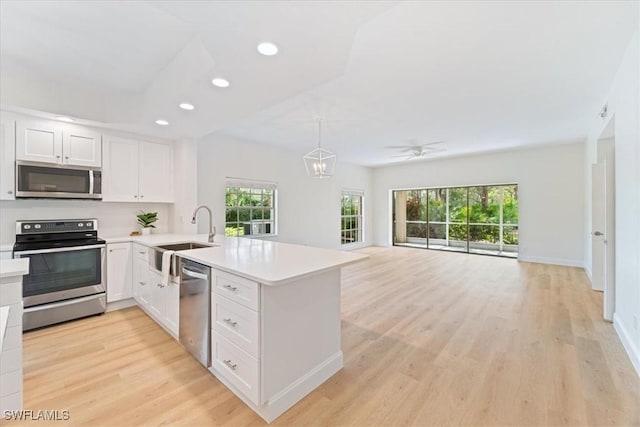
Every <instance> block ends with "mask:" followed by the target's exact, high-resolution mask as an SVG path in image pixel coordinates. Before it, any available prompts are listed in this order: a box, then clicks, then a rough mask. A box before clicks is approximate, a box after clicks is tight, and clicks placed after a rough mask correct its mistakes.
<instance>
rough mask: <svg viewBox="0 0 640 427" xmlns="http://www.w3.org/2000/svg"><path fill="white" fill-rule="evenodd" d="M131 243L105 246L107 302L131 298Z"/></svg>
mask: <svg viewBox="0 0 640 427" xmlns="http://www.w3.org/2000/svg"><path fill="white" fill-rule="evenodd" d="M131 273H132V271H131V243H129V242H126V243H109V244H108V245H107V302H115V301H120V300H123V299H127V298H131V297H132V296H133V288H132V283H131Z"/></svg>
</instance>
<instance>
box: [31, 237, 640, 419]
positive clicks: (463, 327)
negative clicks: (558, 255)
mask: <svg viewBox="0 0 640 427" xmlns="http://www.w3.org/2000/svg"><path fill="white" fill-rule="evenodd" d="M363 252H366V253H368V254H370V255H371V259H370V260H368V261H367V262H364V263H360V264H357V265H354V266H351V267H349V268H346V269H344V270H343V286H342V295H343V304H342V319H343V320H342V338H343V343H342V345H343V351H344V355H345V367H344V369H343V370H342V371H340V372H339V373H338V374H336V375H335V376H333V377H332V378H331V379H330V380H328V381H327V382H326V383H325V384H323V385H322V386H320V387H319V388H318V389H317V390H315V391H314V392H312V393H311V394H310V395H309V396H307V397H306V398H305V399H303V400H302V401H301V402H299V403H298V404H297V405H296V406H294V407H293V408H292V409H290V410H289V411H288V412H286V413H285V414H283V415H282V416H281V417H280V418H279V419H277V420H276V421H275V422H274V423H273V424H274V425H296V426H307V425H328V426H338V425H362V426H395V425H418V426H426V425H567V424H570V425H597V426H602V425H634V424H635V425H638V424H640V409H639V406H640V405H639V402H640V385H639V380H638V376H637V375H636V374H635V372H634V370H633V368H632V366H631V364H630V362H629V360H628V359H627V356H626V354H625V353H624V350H623V348H622V345H621V343H620V341H619V340H618V338H617V336H616V334H615V332H614V330H613V327H612V325H611V324H610V323H606V322H604V321H602V320H601V307H602V295H601V294H599V293H596V292H592V291H591V290H590V288H589V285H588V280H587V278H586V276H585V274H584V272H583V271H582V270H580V269H577V268H566V267H557V266H548V265H541V264H529V263H518V262H517V261H514V260H511V259H502V258H494V257H483V256H477V255H466V254H456V253H446V252H436V251H425V250H420V249H409V248H368V249H366V250H363ZM24 362H25V368H24V369H25V371H24V373H25V381H24V388H25V408H28V409H58V410H63V409H68V410H69V411H70V414H71V421H70V422H69V423H63V422H58V423H56V424H60V425H63V424H64V425H69V424H72V425H82V426H90V425H113V426H128V425H130V426H138V425H160V424H163V425H188V426H199V425H202V426H205V425H207V426H212V425H264V424H265V423H264V422H263V421H262V420H261V419H260V418H258V416H257V415H255V414H254V413H253V412H252V411H251V410H250V409H248V408H247V407H246V406H244V404H243V403H242V402H241V401H240V400H239V399H237V398H236V397H235V396H234V395H233V394H231V392H229V391H228V390H227V389H225V387H224V386H222V385H221V384H220V383H219V382H218V381H217V380H216V379H215V378H214V377H213V376H211V375H209V374H208V371H207V370H205V369H204V368H203V367H202V366H200V365H199V364H198V363H197V362H196V361H195V360H194V359H192V358H191V357H190V356H189V355H188V354H186V353H185V351H184V350H183V349H182V348H181V347H180V345H179V344H178V343H176V342H175V341H173V340H172V339H171V338H170V337H169V335H167V334H166V333H165V332H164V331H162V330H161V329H160V327H158V326H157V325H155V324H154V322H153V321H152V320H150V319H149V318H148V317H147V316H146V315H145V314H143V313H142V311H140V310H139V309H137V308H130V309H126V310H122V311H118V312H112V313H108V314H106V315H104V316H100V317H93V318H89V319H85V320H80V321H76V322H72V323H68V324H65V325H61V326H56V327H52V328H48V329H43V330H40V331H36V332H32V333H28V334H26V335H25V338H24ZM36 424H37V423H36ZM37 425H44V424H42V423H40V424H37Z"/></svg>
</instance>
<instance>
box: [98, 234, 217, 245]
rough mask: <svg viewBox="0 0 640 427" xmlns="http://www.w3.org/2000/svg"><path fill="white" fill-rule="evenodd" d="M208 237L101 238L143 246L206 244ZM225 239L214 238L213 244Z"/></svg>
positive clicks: (202, 235) (198, 235)
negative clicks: (188, 243)
mask: <svg viewBox="0 0 640 427" xmlns="http://www.w3.org/2000/svg"><path fill="white" fill-rule="evenodd" d="M208 238H209V236H208V235H207V234H177V233H161V234H150V235H148V236H124V237H103V239H104V240H106V241H107V243H121V242H134V243H140V244H141V245H145V246H158V245H168V244H170V243H184V242H202V243H207V239H208ZM224 239H225V237H224V236H216V237H215V239H214V242H215V244H221V243H222V241H223V240H224Z"/></svg>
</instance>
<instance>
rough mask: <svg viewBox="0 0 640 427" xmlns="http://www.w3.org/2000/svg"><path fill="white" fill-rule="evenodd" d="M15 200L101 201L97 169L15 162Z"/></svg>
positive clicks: (100, 178)
mask: <svg viewBox="0 0 640 427" xmlns="http://www.w3.org/2000/svg"><path fill="white" fill-rule="evenodd" d="M16 197H17V198H52V199H96V200H100V199H102V172H101V170H100V168H94V167H86V166H72V165H54V164H50V163H40V162H26V161H21V160H18V161H16Z"/></svg>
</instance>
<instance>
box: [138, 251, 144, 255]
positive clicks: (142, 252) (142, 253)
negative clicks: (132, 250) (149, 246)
mask: <svg viewBox="0 0 640 427" xmlns="http://www.w3.org/2000/svg"><path fill="white" fill-rule="evenodd" d="M138 253H139V254H140V255H145V254H146V252H144V251H138Z"/></svg>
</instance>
